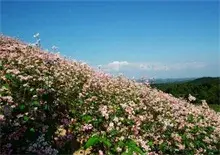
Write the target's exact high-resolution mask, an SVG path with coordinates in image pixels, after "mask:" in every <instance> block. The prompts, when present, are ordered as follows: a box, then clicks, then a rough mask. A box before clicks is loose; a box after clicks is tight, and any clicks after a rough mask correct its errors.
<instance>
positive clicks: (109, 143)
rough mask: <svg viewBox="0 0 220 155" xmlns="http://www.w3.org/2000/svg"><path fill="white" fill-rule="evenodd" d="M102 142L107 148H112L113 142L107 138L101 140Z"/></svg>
mask: <svg viewBox="0 0 220 155" xmlns="http://www.w3.org/2000/svg"><path fill="white" fill-rule="evenodd" d="M101 142H102V143H103V144H104V145H105V146H107V147H111V146H112V144H111V142H110V141H109V140H108V139H107V138H101Z"/></svg>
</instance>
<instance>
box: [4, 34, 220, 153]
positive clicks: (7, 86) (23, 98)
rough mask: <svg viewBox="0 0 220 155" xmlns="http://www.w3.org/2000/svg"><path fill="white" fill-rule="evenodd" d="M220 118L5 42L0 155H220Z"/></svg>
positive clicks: (129, 82) (123, 80) (161, 94)
mask: <svg viewBox="0 0 220 155" xmlns="http://www.w3.org/2000/svg"><path fill="white" fill-rule="evenodd" d="M219 133H220V115H219V114H218V113H216V112H215V111H214V110H212V109H210V108H209V107H208V105H207V104H206V103H203V104H202V105H201V106H194V105H193V104H191V103H189V102H187V101H185V100H181V99H178V98H175V97H173V96H171V95H169V94H166V93H164V92H162V91H159V90H157V89H153V88H151V87H150V86H149V85H145V84H140V83H137V82H134V81H132V80H128V79H126V78H125V77H123V76H119V77H112V76H110V75H107V74H105V73H103V72H100V71H94V70H92V69H91V68H90V67H89V66H88V65H86V64H83V63H79V62H75V61H71V60H67V59H65V58H63V57H61V56H60V55H58V54H52V53H49V52H44V51H42V50H41V49H39V48H38V47H34V46H29V45H26V44H24V43H22V42H20V41H18V40H15V39H12V38H9V37H6V36H0V154H44V155H47V154H48V155H49V154H73V153H74V154H99V155H103V154H106V155H107V154H109V155H113V154H124V155H126V154H128V155H131V154H149V155H156V154H210V155H211V154H220V151H219V150H220V134H219Z"/></svg>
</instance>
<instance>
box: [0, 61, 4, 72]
mask: <svg viewBox="0 0 220 155" xmlns="http://www.w3.org/2000/svg"><path fill="white" fill-rule="evenodd" d="M3 69H4V66H3V63H2V61H0V70H3Z"/></svg>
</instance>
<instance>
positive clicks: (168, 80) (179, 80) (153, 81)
mask: <svg viewBox="0 0 220 155" xmlns="http://www.w3.org/2000/svg"><path fill="white" fill-rule="evenodd" d="M194 79H196V78H165V79H162V78H159V79H150V80H149V82H150V83H151V84H162V83H182V82H187V81H192V80H194ZM136 81H137V82H140V83H143V82H144V81H145V80H143V79H137V80H136Z"/></svg>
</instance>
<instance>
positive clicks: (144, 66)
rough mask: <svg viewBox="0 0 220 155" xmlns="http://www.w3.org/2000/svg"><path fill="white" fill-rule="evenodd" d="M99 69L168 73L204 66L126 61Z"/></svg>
mask: <svg viewBox="0 0 220 155" xmlns="http://www.w3.org/2000/svg"><path fill="white" fill-rule="evenodd" d="M101 66H102V67H101V69H102V70H104V71H107V72H111V71H113V72H114V71H117V72H118V71H127V70H137V71H138V70H139V71H141V70H142V71H144V70H146V71H169V70H185V69H198V68H203V67H205V66H206V64H205V63H203V62H185V63H173V64H170V63H169V64H165V63H160V62H148V63H146V62H143V63H142V62H128V61H113V62H110V63H108V64H104V65H101Z"/></svg>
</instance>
